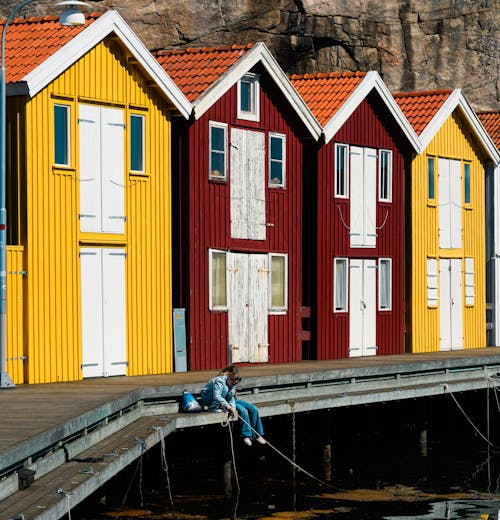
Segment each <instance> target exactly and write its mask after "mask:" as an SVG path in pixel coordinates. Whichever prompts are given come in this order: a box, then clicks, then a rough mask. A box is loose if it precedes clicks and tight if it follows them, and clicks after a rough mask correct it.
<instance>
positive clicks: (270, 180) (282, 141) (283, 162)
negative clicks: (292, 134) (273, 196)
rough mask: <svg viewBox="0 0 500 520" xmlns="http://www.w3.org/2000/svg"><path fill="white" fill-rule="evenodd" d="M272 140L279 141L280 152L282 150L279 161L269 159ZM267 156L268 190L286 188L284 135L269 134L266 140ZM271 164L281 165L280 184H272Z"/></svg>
mask: <svg viewBox="0 0 500 520" xmlns="http://www.w3.org/2000/svg"><path fill="white" fill-rule="evenodd" d="M273 139H279V140H281V150H282V156H281V160H277V159H272V157H271V142H272V140H273ZM268 143H269V145H268V150H269V152H268V155H269V161H268V170H269V172H268V185H269V187H270V188H285V187H286V135H284V134H277V133H275V132H269V139H268ZM272 163H281V182H280V183H275V182H272V179H271V165H272Z"/></svg>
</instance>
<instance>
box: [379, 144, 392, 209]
mask: <svg viewBox="0 0 500 520" xmlns="http://www.w3.org/2000/svg"><path fill="white" fill-rule="evenodd" d="M385 154H387V194H386V196H385V197H384V196H383V194H382V186H383V184H382V175H383V173H384V172H383V171H382V155H385ZM378 200H379V201H380V202H392V150H385V149H381V150H379V152H378Z"/></svg>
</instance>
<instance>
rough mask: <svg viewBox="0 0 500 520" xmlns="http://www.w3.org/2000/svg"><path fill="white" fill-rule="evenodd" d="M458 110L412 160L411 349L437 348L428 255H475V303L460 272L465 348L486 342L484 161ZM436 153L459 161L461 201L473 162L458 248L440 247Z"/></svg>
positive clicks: (437, 330) (436, 312)
mask: <svg viewBox="0 0 500 520" xmlns="http://www.w3.org/2000/svg"><path fill="white" fill-rule="evenodd" d="M466 128H467V124H466V122H465V121H464V120H463V118H462V116H461V115H460V114H457V113H454V114H453V115H452V117H450V118H448V120H447V121H446V122H445V123H444V124H443V126H442V127H441V129H440V130H439V132H438V133H437V134H436V136H435V137H434V139H433V140H432V141H431V142H430V143H429V145H428V147H427V149H426V150H425V152H424V153H422V154H421V155H419V156H417V157H416V158H415V159H414V161H413V163H412V174H411V198H412V200H411V217H412V237H411V240H412V244H411V245H412V247H411V254H412V264H411V269H412V271H411V272H412V304H411V309H412V311H411V312H412V351H413V352H433V351H438V350H439V348H440V347H439V339H440V323H439V308H432V307H428V306H427V258H437V259H439V258H461V259H462V269H463V270H464V268H465V266H464V260H463V259H464V258H466V257H470V258H474V268H475V303H474V306H465V274H464V275H463V308H464V310H463V326H464V348H480V347H485V346H486V319H485V316H486V308H485V301H486V278H485V276H486V274H485V236H484V229H485V213H484V176H485V173H484V162H483V161H484V159H483V158H482V156H481V152H480V151H479V150H478V146H477V142H476V141H475V139H474V138H473V137H472V136H471V135H470V133H469V132H468V131H467V130H466ZM428 157H435V159H436V161H435V204H430V203H429V201H428V197H427V189H428V186H427V159H428ZM438 157H444V158H448V159H454V160H459V161H461V176H462V199H463V193H464V191H463V164H464V162H470V164H471V204H470V206H469V207H470V209H467V208H465V206H463V209H462V227H463V234H462V248H461V249H453V250H449V249H445V250H440V249H439V236H438V206H437V202H438V197H439V194H438Z"/></svg>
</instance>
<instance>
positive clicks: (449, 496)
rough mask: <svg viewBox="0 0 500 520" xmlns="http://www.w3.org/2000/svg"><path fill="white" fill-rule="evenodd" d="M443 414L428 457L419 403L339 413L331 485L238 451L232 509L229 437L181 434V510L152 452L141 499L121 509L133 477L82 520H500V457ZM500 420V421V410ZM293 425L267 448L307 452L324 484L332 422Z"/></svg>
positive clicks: (271, 457)
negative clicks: (227, 489)
mask: <svg viewBox="0 0 500 520" xmlns="http://www.w3.org/2000/svg"><path fill="white" fill-rule="evenodd" d="M478 394H479V393H478ZM483 403H484V401H483V400H482V399H481V396H479V398H477V399H476V400H474V399H471V400H470V402H467V401H465V399H462V404H463V406H464V407H465V409H467V410H471V411H476V412H477V414H478V415H477V416H474V415H473V414H472V412H471V418H472V419H473V420H474V422H475V423H476V424H478V425H482V426H484V424H485V421H484V417H483V416H481V415H479V411H482V412H484V407H483V406H482V405H483ZM438 405H439V403H436V402H434V403H433V408H432V410H431V411H433V412H434V415H432V414H429V417H428V421H429V423H430V424H431V425H432V429H431V430H430V435H429V440H428V446H427V450H426V456H423V455H422V449H421V448H422V446H421V445H420V444H419V438H420V437H419V427H418V425H416V421H413V418H414V417H415V416H416V415H417V414H418V408H417V407H416V406H413V407H412V405H411V403H410V402H405V403H392V404H390V405H389V404H386V405H384V407H381V406H379V407H372V408H370V407H363V408H361V407H358V408H356V407H353V408H352V409H351V410H339V411H335V413H334V414H333V424H334V427H333V429H334V432H335V433H334V436H333V458H332V474H331V480H330V481H329V482H328V483H326V485H323V484H320V483H318V482H317V481H315V480H313V479H311V478H310V477H308V476H307V475H305V474H303V473H301V472H299V471H295V472H294V471H293V468H292V467H291V466H290V464H289V462H287V461H286V460H283V458H281V457H280V456H278V455H277V454H276V453H275V452H273V451H272V449H271V448H270V447H269V446H268V445H266V446H252V447H251V448H246V447H244V446H243V445H241V444H240V442H239V440H238V439H235V451H234V461H235V463H236V468H237V478H238V481H237V484H238V485H236V483H235V482H234V481H233V496H232V498H230V499H228V498H225V497H224V485H223V481H222V474H223V472H222V461H223V460H227V456H228V454H227V451H224V449H223V445H224V436H225V435H227V433H226V431H223V430H222V429H221V428H220V427H217V426H216V427H213V428H205V429H203V430H201V431H200V430H194V429H193V430H185V431H183V432H176V433H175V434H172V435H171V436H169V437H168V438H167V441H166V455H167V458H168V460H169V475H170V481H171V484H172V489H171V491H172V499H171V498H170V495H169V493H168V488H167V485H166V482H167V481H166V478H165V473H164V472H163V470H162V468H161V455H160V452H159V450H151V451H150V452H148V454H147V456H146V458H145V460H144V468H145V470H144V474H143V479H142V486H143V487H142V493H140V492H139V491H138V490H137V487H138V482H137V481H136V482H135V484H134V486H132V487H131V489H132V492H131V493H130V495H129V497H128V499H127V502H126V504H125V507H122V506H121V503H122V500H123V497H124V495H125V491H126V490H127V489H128V487H129V484H130V482H131V480H132V479H133V474H134V466H132V467H130V468H129V469H128V470H127V471H125V472H124V473H123V475H121V477H120V478H118V479H115V480H114V481H113V482H111V483H110V484H109V485H108V486H107V487H106V489H105V493H106V501H105V503H104V501H103V500H99V497H96V498H95V499H94V500H93V501H88V502H87V503H85V504H83V505H82V506H81V507H80V508H78V510H75V511H74V513H73V515H72V518H73V520H105V519H107V520H109V519H110V518H114V519H119V520H131V519H134V520H137V519H139V520H145V519H148V520H152V519H155V520H166V519H195V520H196V519H200V520H202V519H203V520H212V519H222V518H224V519H225V518H227V519H231V518H239V519H251V520H257V519H259V520H266V519H297V520H308V519H311V520H313V519H317V520H325V519H335V520H382V519H387V520H409V519H415V520H424V519H425V520H427V519H432V520H441V519H443V520H447V519H471V520H500V513H499V511H500V451H498V450H497V448H495V447H494V446H488V445H486V443H485V442H484V440H483V439H481V438H480V436H478V435H476V434H475V433H474V431H473V430H472V429H471V427H470V424H468V423H467V422H466V421H464V418H463V416H462V415H461V414H460V413H457V410H456V408H455V406H454V404H453V403H451V404H450V405H449V406H448V402H446V401H444V400H443V402H442V403H441V405H439V406H438ZM497 415H498V417H499V418H500V407H499V410H498V411H497ZM287 420H288V419H287V418H286V417H282V418H281V419H277V418H274V419H273V420H272V421H271V420H268V421H267V422H266V423H265V427H266V437H267V438H268V440H269V441H270V442H271V443H272V444H275V445H276V446H277V447H278V449H279V450H280V451H281V452H283V453H286V454H287V455H288V456H292V453H293V450H294V448H295V447H296V451H297V459H296V460H297V463H298V464H299V465H300V466H302V467H304V468H305V469H306V470H307V471H308V472H310V473H311V474H313V475H317V476H318V477H319V478H320V479H321V478H322V471H323V469H324V468H323V465H322V462H323V461H322V454H321V449H320V448H321V445H322V442H321V434H320V429H321V421H323V420H324V417H320V416H319V414H318V416H317V417H315V416H314V415H313V414H306V415H304V416H302V417H299V416H297V436H296V438H295V439H292V438H291V435H292V428H290V426H291V422H287ZM367 424H369V425H370V427H369V428H367V426H366V425H367ZM499 428H500V425H499V422H496V423H494V422H492V423H491V431H492V432H495V433H494V434H492V435H491V438H492V440H493V441H494V442H492V444H498V445H499V446H500V435H498V433H497V432H499V431H500V429H499ZM483 431H484V428H483ZM238 487H239V489H240V492H239V493H237V491H236V490H237V489H238ZM134 488H135V494H134V491H133V490H134ZM141 496H143V497H144V501H143V502H142V501H141ZM141 502H142V503H141Z"/></svg>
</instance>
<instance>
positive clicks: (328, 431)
mask: <svg viewBox="0 0 500 520" xmlns="http://www.w3.org/2000/svg"><path fill="white" fill-rule="evenodd" d="M320 441H321V452H322V463H323V464H322V466H323V477H324V479H325V480H331V479H332V426H331V417H330V411H329V410H327V411H326V412H325V413H323V414H322V418H321V438H320Z"/></svg>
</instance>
